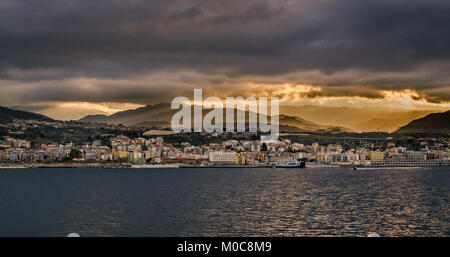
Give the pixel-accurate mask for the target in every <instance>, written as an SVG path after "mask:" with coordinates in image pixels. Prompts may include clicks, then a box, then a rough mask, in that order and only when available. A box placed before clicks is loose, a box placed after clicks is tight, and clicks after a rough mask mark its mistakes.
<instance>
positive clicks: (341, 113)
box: [280, 105, 441, 132]
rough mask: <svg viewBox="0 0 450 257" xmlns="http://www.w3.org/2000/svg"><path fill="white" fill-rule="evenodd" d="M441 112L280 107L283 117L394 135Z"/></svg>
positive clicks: (309, 106)
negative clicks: (419, 119)
mask: <svg viewBox="0 0 450 257" xmlns="http://www.w3.org/2000/svg"><path fill="white" fill-rule="evenodd" d="M435 112H441V111H438V110H402V109H381V108H380V109H374V108H351V107H324V106H316V105H304V106H280V113H284V114H286V115H295V116H298V117H302V118H304V119H307V120H310V121H313V122H316V123H320V124H328V125H333V126H343V127H348V128H350V129H352V130H354V131H358V132H369V131H370V132H394V131H396V130H397V129H399V128H400V127H402V126H405V125H406V124H408V123H409V122H410V121H412V120H415V119H418V118H422V117H425V116H426V115H428V114H430V113H435Z"/></svg>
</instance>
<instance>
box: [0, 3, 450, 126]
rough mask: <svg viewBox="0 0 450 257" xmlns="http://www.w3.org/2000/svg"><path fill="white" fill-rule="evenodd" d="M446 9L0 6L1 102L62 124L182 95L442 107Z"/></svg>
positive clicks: (448, 39)
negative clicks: (197, 90)
mask: <svg viewBox="0 0 450 257" xmlns="http://www.w3.org/2000/svg"><path fill="white" fill-rule="evenodd" d="M449 28H450V1H448V0H364V1H363V0H334V1H333V0H296V1H292V0H285V1H280V0H270V1H261V0H246V1H242V0H221V1H218V0H152V1H144V0H127V1H125V0H123V1H119V0H96V1H92V0H2V1H0V57H1V58H0V90H1V94H0V105H2V106H9V107H14V108H19V109H24V110H29V111H35V112H38V113H43V114H45V115H48V116H50V117H52V118H57V119H79V118H81V117H83V116H84V115H87V114H95V113H102V114H112V113H114V112H117V111H120V110H126V109H131V108H137V107H139V106H143V105H147V104H155V103H160V102H170V101H171V100H172V99H173V98H174V97H176V96H187V97H190V98H192V97H193V89H194V88H202V89H203V92H204V94H205V96H220V97H226V96H255V97H257V96H277V97H280V98H281V104H286V105H305V104H317V105H324V106H354V107H373V108H405V109H442V110H447V109H450V50H449V46H450V33H448V31H449Z"/></svg>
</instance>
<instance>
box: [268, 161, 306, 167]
mask: <svg viewBox="0 0 450 257" xmlns="http://www.w3.org/2000/svg"><path fill="white" fill-rule="evenodd" d="M305 164H306V163H305V162H304V161H301V162H297V161H292V160H290V161H285V162H283V163H279V162H277V164H276V165H275V167H276V168H290V169H292V168H305V166H306V165H305Z"/></svg>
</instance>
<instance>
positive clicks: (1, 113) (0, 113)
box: [0, 106, 52, 122]
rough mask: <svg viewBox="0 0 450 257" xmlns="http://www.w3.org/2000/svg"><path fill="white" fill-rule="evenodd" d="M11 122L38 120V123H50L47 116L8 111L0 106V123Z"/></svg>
mask: <svg viewBox="0 0 450 257" xmlns="http://www.w3.org/2000/svg"><path fill="white" fill-rule="evenodd" d="M12 120H40V121H51V120H52V119H50V118H49V117H47V116H44V115H41V114H37V113H33V112H26V111H19V110H14V109H9V108H6V107H3V106H0V122H8V121H12Z"/></svg>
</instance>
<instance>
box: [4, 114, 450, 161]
mask: <svg viewBox="0 0 450 257" xmlns="http://www.w3.org/2000/svg"><path fill="white" fill-rule="evenodd" d="M0 129H1V131H2V134H1V135H2V137H0V166H1V167H133V168H147V167H155V168H164V167H171V168H175V167H272V166H275V165H277V164H279V163H284V162H287V161H293V162H305V163H306V167H323V166H448V165H449V164H450V150H449V145H450V138H449V136H448V135H447V136H446V135H402V136H401V137H400V136H396V135H392V134H389V133H381V134H380V133H378V134H357V133H353V134H325V135H324V134H308V133H302V134H300V133H299V134H292V133H291V134H289V133H285V134H283V133H282V134H280V138H279V140H276V141H261V140H260V139H259V137H258V136H257V135H256V133H248V132H245V133H226V132H223V133H206V132H204V133H203V132H202V133H193V134H189V135H185V136H183V135H182V134H174V133H171V132H170V131H167V130H156V129H154V130H148V129H145V128H130V127H125V126H122V125H107V124H96V123H80V122H62V121H37V120H14V121H12V122H9V123H4V124H1V125H0ZM52 130H57V131H56V132H57V133H55V134H58V135H60V134H68V135H72V137H63V138H61V139H59V140H58V138H52V137H51V136H49V135H50V134H51V133H52ZM61 131H63V132H64V133H63V132H61ZM86 131H90V134H89V133H88V132H86ZM99 131H100V132H99ZM100 133H101V134H100ZM36 135H38V136H36ZM324 138H326V140H324ZM196 139H198V140H196ZM316 139H318V140H316Z"/></svg>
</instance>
